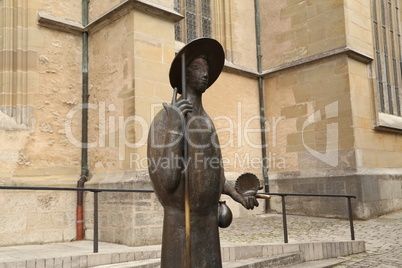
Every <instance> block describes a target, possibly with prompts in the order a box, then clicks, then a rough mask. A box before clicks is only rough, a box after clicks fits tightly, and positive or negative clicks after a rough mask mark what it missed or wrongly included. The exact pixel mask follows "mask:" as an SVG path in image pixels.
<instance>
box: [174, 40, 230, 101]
mask: <svg viewBox="0 0 402 268" xmlns="http://www.w3.org/2000/svg"><path fill="white" fill-rule="evenodd" d="M183 55H184V57H185V65H186V80H187V84H188V85H189V86H191V87H194V86H196V87H197V89H199V90H201V88H202V87H204V89H203V91H202V92H204V91H205V90H206V89H207V88H209V87H210V86H211V85H212V84H213V83H214V82H215V81H216V79H218V77H219V75H220V73H221V72H222V69H223V65H224V63H225V53H224V51H223V48H222V46H221V44H220V43H219V42H218V41H216V40H214V39H211V38H199V39H195V40H193V41H191V42H190V43H188V44H187V45H186V46H184V47H183V48H182V49H181V50H180V51H179V52H178V53H177V55H176V57H175V58H174V60H173V62H172V65H171V66H170V72H169V79H170V85H171V86H172V87H173V88H175V87H177V89H178V92H179V93H180V94H181V92H182V90H181V89H182V85H181V83H182V80H181V74H182V70H181V66H182V57H183ZM197 68H198V69H197ZM200 68H201V69H200ZM203 71H206V72H204V73H203ZM191 83H196V84H191Z"/></svg>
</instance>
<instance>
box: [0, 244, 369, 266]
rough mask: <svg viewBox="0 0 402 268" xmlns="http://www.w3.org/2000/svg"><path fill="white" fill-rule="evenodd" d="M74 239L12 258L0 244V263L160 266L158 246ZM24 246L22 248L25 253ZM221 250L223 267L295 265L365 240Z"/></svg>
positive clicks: (358, 247)
mask: <svg viewBox="0 0 402 268" xmlns="http://www.w3.org/2000/svg"><path fill="white" fill-rule="evenodd" d="M74 243H75V244H74ZM74 243H71V244H68V246H66V245H65V244H63V243H61V244H55V245H42V246H25V247H24V246H22V247H21V249H19V251H18V253H19V254H20V256H21V257H19V258H18V259H17V258H16V259H15V260H14V261H7V258H6V256H7V248H3V251H4V252H3V253H4V256H5V257H4V256H3V260H2V250H1V248H0V267H1V268H2V267H32V268H34V267H35V268H39V267H41V268H42V267H44V268H48V267H68V268H69V267H100V268H127V267H138V268H154V267H160V255H161V252H160V246H149V247H127V246H122V245H115V244H108V243H103V244H102V251H100V253H90V251H88V250H87V251H86V252H83V251H82V248H83V246H84V244H80V243H79V242H74ZM75 245H79V246H78V247H77V246H75ZM87 245H88V244H87ZM41 247H42V248H41ZM44 247H48V248H47V249H46V248H44ZM74 247H76V249H75V248H74ZM9 250H10V251H9V253H8V254H9V256H17V255H18V254H17V251H15V252H14V251H12V250H11V249H9ZM24 250H25V251H26V252H25V253H24ZM221 250H222V252H221V253H222V261H223V267H224V268H260V267H261V268H263V267H292V266H295V267H299V266H297V265H300V264H302V263H306V262H307V263H308V262H312V261H319V260H326V259H333V258H337V257H341V256H348V255H351V254H357V253H361V252H364V251H365V244H364V242H363V241H340V242H315V243H290V244H223V245H222V248H221ZM35 252H37V253H35ZM34 253H35V254H34ZM9 260H11V259H9ZM305 267H309V266H305ZM321 267H325V266H321Z"/></svg>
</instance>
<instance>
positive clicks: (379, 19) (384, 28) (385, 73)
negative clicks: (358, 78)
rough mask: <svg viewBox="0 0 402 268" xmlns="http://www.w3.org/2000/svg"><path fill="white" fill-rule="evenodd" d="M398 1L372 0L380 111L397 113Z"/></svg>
mask: <svg viewBox="0 0 402 268" xmlns="http://www.w3.org/2000/svg"><path fill="white" fill-rule="evenodd" d="M399 1H400V0H372V8H373V30H374V47H375V65H376V68H377V70H376V71H377V86H378V99H379V109H380V112H382V113H386V114H391V115H396V116H401V89H400V87H401V74H402V72H401V69H402V58H401V34H400V25H399V24H400V21H399V18H400V14H399V13H400V10H399Z"/></svg>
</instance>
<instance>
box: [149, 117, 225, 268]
mask: <svg viewBox="0 0 402 268" xmlns="http://www.w3.org/2000/svg"><path fill="white" fill-rule="evenodd" d="M187 122H190V123H189V124H188V140H187V142H188V176H189V178H188V180H189V194H190V209H191V260H192V267H193V268H200V267H209V268H211V267H213V268H215V267H218V268H219V267H222V261H221V253H220V242H219V230H218V202H219V199H220V195H221V193H222V191H223V187H224V183H225V178H224V171H223V166H222V156H221V151H220V148H219V141H218V137H217V135H216V131H215V126H214V124H213V123H212V120H211V118H210V117H209V116H208V115H207V114H206V113H205V112H204V111H202V112H201V114H199V115H197V116H196V115H194V114H193V113H188V115H187ZM166 128H167V112H166V110H164V109H163V110H161V111H160V112H159V113H158V114H157V115H156V116H155V118H154V121H153V122H152V125H151V128H150V132H149V136H148V159H149V175H150V178H151V181H152V184H153V187H154V190H155V193H156V195H157V197H158V198H159V201H160V202H161V204H162V206H163V208H164V221H163V238H162V259H161V267H162V268H172V267H175V268H180V267H182V268H185V254H186V234H185V213H184V174H183V173H182V172H179V173H178V174H180V175H178V176H180V178H178V179H179V180H180V182H179V183H178V185H177V187H175V188H174V189H170V190H169V191H167V190H166V189H165V187H162V185H161V180H163V179H166V177H165V178H164V176H163V173H164V172H166V169H168V168H175V165H176V164H177V163H178V162H181V161H180V160H179V159H180V158H181V159H182V157H183V155H178V156H173V155H171V154H170V155H169V150H163V149H162V148H158V145H162V144H163V143H164V141H165V135H167V129H166ZM178 136H179V135H178ZM180 142H183V139H182V140H181V141H180ZM173 146H175V145H173ZM164 154H165V155H164ZM169 157H171V159H173V158H174V157H176V160H173V162H172V163H174V164H175V165H174V166H173V167H172V166H171V164H170V165H168V164H167V158H169ZM185 165H187V164H185ZM183 169H184V165H181V171H182V170H183Z"/></svg>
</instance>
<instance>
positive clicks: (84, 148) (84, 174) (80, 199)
mask: <svg viewBox="0 0 402 268" xmlns="http://www.w3.org/2000/svg"><path fill="white" fill-rule="evenodd" d="M89 1H90V0H82V25H83V26H84V27H85V26H87V25H88V4H89ZM88 99H89V94H88V32H83V33H82V136H81V140H82V141H81V144H82V145H81V175H80V179H79V180H78V182H77V188H84V184H85V182H86V181H87V179H88V176H89V169H88ZM84 237H85V234H84V192H83V191H77V222H76V240H82V239H84Z"/></svg>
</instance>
